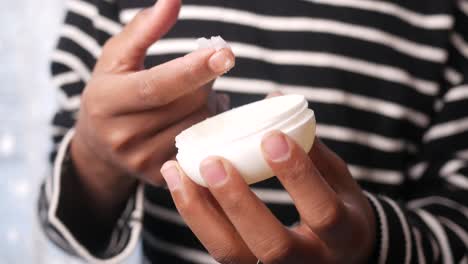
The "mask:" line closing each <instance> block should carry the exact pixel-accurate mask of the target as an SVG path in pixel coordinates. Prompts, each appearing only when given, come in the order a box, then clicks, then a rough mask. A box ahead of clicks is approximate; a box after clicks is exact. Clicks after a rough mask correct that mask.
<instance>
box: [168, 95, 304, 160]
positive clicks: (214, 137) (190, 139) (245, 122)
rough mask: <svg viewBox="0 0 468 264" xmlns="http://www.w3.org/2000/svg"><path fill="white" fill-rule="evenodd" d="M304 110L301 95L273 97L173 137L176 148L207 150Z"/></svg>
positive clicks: (269, 127) (291, 118) (236, 109)
mask: <svg viewBox="0 0 468 264" xmlns="http://www.w3.org/2000/svg"><path fill="white" fill-rule="evenodd" d="M306 109H308V108H307V100H306V99H305V97H304V96H303V95H285V96H277V97H272V98H268V99H264V100H261V101H257V102H254V103H251V104H247V105H244V106H241V107H238V108H234V109H232V110H230V111H227V112H224V113H221V114H219V115H217V116H214V117H211V118H208V119H206V120H205V121H202V122H200V123H198V124H195V125H193V126H192V127H190V128H188V129H186V130H184V131H183V132H182V133H180V134H179V135H178V136H177V137H176V147H177V148H178V149H179V152H180V151H184V149H198V148H210V147H213V146H218V145H221V144H226V143H229V142H233V141H236V140H239V139H242V138H245V137H248V136H251V135H253V134H257V133H260V132H264V131H266V130H272V129H276V128H277V127H278V125H280V124H288V123H290V120H294V119H295V118H294V117H295V116H297V115H298V114H300V113H302V112H303V111H304V110H306Z"/></svg>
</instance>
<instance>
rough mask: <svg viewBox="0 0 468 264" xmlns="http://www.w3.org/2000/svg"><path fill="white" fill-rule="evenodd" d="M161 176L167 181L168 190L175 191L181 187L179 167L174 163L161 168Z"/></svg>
mask: <svg viewBox="0 0 468 264" xmlns="http://www.w3.org/2000/svg"><path fill="white" fill-rule="evenodd" d="M161 174H162V176H163V177H164V180H165V181H166V184H167V188H169V190H171V191H173V190H175V189H176V188H177V186H179V183H180V173H179V170H178V169H177V167H176V166H175V165H174V164H172V163H166V164H164V166H163V167H162V168H161Z"/></svg>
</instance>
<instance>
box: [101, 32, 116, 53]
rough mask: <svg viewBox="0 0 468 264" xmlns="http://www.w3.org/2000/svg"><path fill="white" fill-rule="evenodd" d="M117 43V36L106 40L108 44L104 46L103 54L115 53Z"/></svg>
mask: <svg viewBox="0 0 468 264" xmlns="http://www.w3.org/2000/svg"><path fill="white" fill-rule="evenodd" d="M116 42H117V38H116V37H115V36H114V37H111V38H109V39H108V40H106V42H105V43H104V45H103V47H102V52H103V53H104V54H107V53H109V52H111V51H113V50H114V47H115V45H116Z"/></svg>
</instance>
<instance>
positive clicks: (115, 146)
mask: <svg viewBox="0 0 468 264" xmlns="http://www.w3.org/2000/svg"><path fill="white" fill-rule="evenodd" d="M130 138H131V136H130V135H128V134H127V133H126V132H124V131H122V130H120V129H112V130H110V131H109V133H107V140H106V141H107V145H108V146H109V148H110V150H111V151H112V152H113V153H118V152H120V151H121V150H122V149H123V148H124V147H125V146H126V145H127V143H128V142H129V141H130Z"/></svg>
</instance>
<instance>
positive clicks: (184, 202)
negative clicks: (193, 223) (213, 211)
mask: <svg viewBox="0 0 468 264" xmlns="http://www.w3.org/2000/svg"><path fill="white" fill-rule="evenodd" d="M197 201H198V202H197ZM177 209H178V210H179V212H180V213H181V214H184V215H196V214H199V213H200V212H202V211H203V210H202V209H203V208H201V206H200V204H199V199H197V197H193V196H191V195H190V194H186V196H185V197H182V199H178V202H177Z"/></svg>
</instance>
